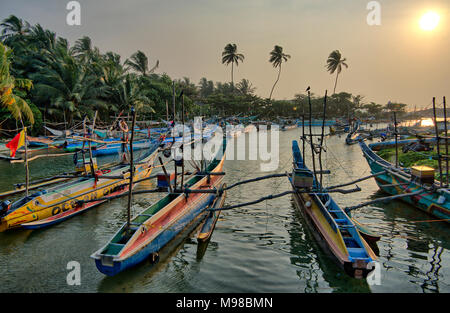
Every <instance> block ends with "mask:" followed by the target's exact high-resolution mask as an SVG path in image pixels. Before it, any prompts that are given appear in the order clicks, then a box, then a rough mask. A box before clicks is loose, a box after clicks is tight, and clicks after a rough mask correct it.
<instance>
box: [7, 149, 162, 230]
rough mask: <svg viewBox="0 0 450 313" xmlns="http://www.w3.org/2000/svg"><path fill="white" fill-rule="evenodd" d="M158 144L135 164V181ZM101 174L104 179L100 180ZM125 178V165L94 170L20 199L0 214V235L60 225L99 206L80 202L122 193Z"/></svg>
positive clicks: (144, 173)
mask: <svg viewBox="0 0 450 313" xmlns="http://www.w3.org/2000/svg"><path fill="white" fill-rule="evenodd" d="M159 144H160V143H159V141H155V143H154V145H153V146H152V147H151V148H150V149H149V150H148V152H146V154H145V155H144V156H143V157H142V158H141V160H140V161H139V162H138V163H137V164H136V170H135V171H136V172H135V175H134V176H135V177H134V179H135V180H139V179H143V178H146V177H148V176H150V174H151V172H152V170H153V162H154V159H155V157H156V155H157V154H158V147H159ZM102 175H104V176H105V177H103V178H102ZM108 176H110V177H114V178H108ZM129 176H130V173H129V165H128V164H120V165H117V166H115V167H112V168H110V169H106V170H101V171H97V172H96V177H91V176H84V177H80V178H76V179H75V180H72V181H69V182H65V183H63V184H60V185H57V186H54V187H52V188H48V189H43V190H40V191H38V192H36V193H34V194H31V195H29V196H28V197H23V198H21V199H19V200H17V201H16V202H14V203H12V204H11V205H10V206H9V208H8V209H7V211H6V212H3V213H2V214H1V220H0V221H1V223H0V232H2V231H5V230H10V229H16V228H25V229H36V228H42V227H46V226H50V225H53V224H55V223H58V222H62V221H64V220H66V219H68V218H69V217H72V216H74V215H77V214H79V213H81V212H84V211H86V210H87V209H89V208H92V207H94V206H95V205H98V204H100V203H101V202H91V203H87V204H86V203H85V204H81V205H80V204H79V201H80V200H84V201H86V200H95V199H98V198H102V197H105V196H108V195H110V194H115V195H117V194H120V193H124V192H126V189H124V188H125V187H124V186H125V185H126V184H127V182H128V181H129ZM3 203H5V202H3Z"/></svg>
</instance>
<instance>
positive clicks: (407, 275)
mask: <svg viewBox="0 0 450 313" xmlns="http://www.w3.org/2000/svg"><path fill="white" fill-rule="evenodd" d="M298 136H299V130H298V129H296V130H290V131H287V132H282V133H280V162H279V168H278V170H276V171H274V172H278V173H280V172H285V171H290V170H291V167H292V156H291V142H292V140H293V139H297V138H298ZM327 146H328V149H327V153H326V155H325V156H324V159H325V162H324V163H325V168H328V169H330V170H331V171H332V173H333V174H332V175H328V176H327V177H326V178H325V179H324V184H336V183H342V182H346V181H350V180H352V179H357V178H360V177H362V176H365V175H368V174H369V167H368V165H367V163H366V161H365V159H364V158H363V156H362V153H361V151H360V148H359V146H358V145H353V146H346V145H345V143H344V136H342V137H336V136H335V137H333V138H330V139H329V140H328V141H327ZM101 161H104V162H105V160H101ZM106 161H107V160H106ZM72 166H73V165H72V160H71V158H70V157H68V158H65V157H62V158H54V159H52V161H51V162H48V161H47V160H43V159H40V160H37V161H34V162H33V163H32V166H31V173H32V178H33V179H36V178H39V177H43V176H47V175H51V174H57V173H61V172H63V171H72V170H73V167H72ZM224 169H225V171H226V172H227V174H226V176H225V181H226V182H227V183H228V185H230V184H232V183H234V182H236V181H238V180H243V179H248V178H252V177H257V176H261V175H266V174H269V173H267V172H261V170H260V164H259V161H226V162H225V167H224ZM23 175H24V170H23V165H21V164H15V165H10V164H7V163H1V164H0V190H9V189H11V183H15V182H21V181H23V177H24V176H23ZM358 185H359V186H360V187H361V188H362V189H363V191H362V192H358V193H353V194H350V195H339V194H336V195H335V196H334V199H335V200H336V201H337V202H338V203H339V204H341V205H342V206H347V205H354V204H357V203H360V202H362V201H367V200H368V199H371V198H372V197H374V196H379V191H378V188H377V186H376V184H375V182H374V180H373V179H371V180H367V181H364V182H361V183H359V184H358ZM152 187H153V183H151V182H148V183H145V184H141V185H140V187H139V188H146V189H147V188H152ZM289 188H290V185H289V183H288V181H287V179H286V178H277V179H272V180H267V181H261V182H257V183H252V184H247V185H243V186H240V187H239V188H236V189H232V190H230V191H229V192H228V196H227V200H226V204H228V205H231V204H236V203H241V202H245V201H250V200H255V199H258V198H260V197H263V196H266V195H268V194H275V193H279V192H283V191H285V190H289ZM351 188H352V187H351ZM161 196H162V195H150V196H149V195H139V196H136V197H135V201H134V207H133V210H134V212H139V211H140V210H142V209H143V208H145V207H146V206H147V205H149V204H150V203H153V202H154V201H156V200H158V198H160V197H161ZM126 201H127V200H126V198H123V199H117V200H114V201H112V202H111V203H107V204H104V205H101V206H99V207H97V208H96V209H93V210H91V211H89V212H86V213H84V214H82V215H80V216H77V217H74V218H72V219H70V220H68V221H66V222H64V223H62V224H59V225H56V226H53V227H51V228H49V229H45V230H39V231H23V230H22V231H21V230H19V231H15V232H9V233H0V291H1V292H450V286H449V284H450V271H449V265H450V253H449V248H450V247H449V242H450V241H449V239H450V238H449V237H450V230H449V227H448V225H446V224H443V223H411V222H410V221H414V220H416V221H417V220H427V219H432V218H430V216H428V215H426V214H424V213H422V212H420V211H418V210H417V209H415V208H413V207H410V206H408V205H406V204H404V203H402V202H397V201H394V202H391V203H388V204H380V205H377V206H369V207H365V208H361V209H359V210H357V211H355V212H354V213H353V216H354V217H355V218H356V219H358V220H359V221H360V222H363V223H367V224H369V225H370V226H371V227H372V228H373V229H374V230H376V231H377V232H379V233H380V234H381V235H382V239H381V240H380V241H379V242H378V249H379V253H378V254H379V260H378V261H379V262H380V263H381V275H382V276H381V285H379V286H376V285H375V286H369V285H368V283H367V282H366V281H364V280H356V279H352V278H350V277H348V276H347V275H346V274H345V273H344V272H343V271H341V270H340V269H339V268H338V267H337V266H336V265H335V264H334V263H333V262H332V261H330V260H329V259H328V257H327V256H326V255H325V254H324V253H323V252H322V250H320V247H319V246H318V245H317V244H316V243H315V242H314V240H313V238H312V236H311V234H310V233H309V230H308V229H306V228H305V224H304V221H303V220H302V218H301V216H300V215H299V214H297V213H296V211H295V209H294V207H293V205H292V203H291V197H290V196H286V197H283V198H278V199H276V200H269V201H266V202H263V203H260V204H257V205H253V206H250V207H245V208H239V209H236V210H231V211H226V212H222V215H221V218H220V219H219V222H218V223H217V227H216V230H215V232H214V234H213V237H212V239H211V241H210V242H209V245H207V246H204V245H203V246H199V245H198V244H197V241H196V236H195V235H196V231H197V230H198V229H197V230H196V229H194V230H193V231H192V232H190V233H189V234H187V235H189V236H188V237H187V239H184V238H183V239H180V240H179V243H176V244H172V245H171V246H170V247H169V248H167V249H165V250H164V251H163V253H162V254H161V261H160V262H159V263H158V264H156V265H151V264H149V263H146V264H142V265H140V266H138V267H136V268H134V269H131V270H129V271H127V272H125V273H122V274H120V275H118V276H116V277H106V276H104V275H102V274H101V273H100V272H98V271H97V269H96V267H95V264H94V261H93V260H92V259H91V258H90V255H91V254H92V253H93V252H94V251H96V250H97V249H99V248H100V247H101V246H103V245H104V244H105V243H106V242H107V241H108V240H109V239H110V237H111V236H112V235H113V234H114V233H115V232H116V231H117V229H118V228H119V227H120V225H121V224H122V223H123V222H124V221H125V219H126V215H125V214H126V213H125V209H124V208H125V206H126ZM69 261H78V262H79V263H80V264H81V285H80V286H68V285H67V283H66V275H67V274H68V272H69V271H68V270H67V269H66V266H67V263H68V262H69Z"/></svg>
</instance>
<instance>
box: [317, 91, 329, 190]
mask: <svg viewBox="0 0 450 313" xmlns="http://www.w3.org/2000/svg"><path fill="white" fill-rule="evenodd" d="M327 92H328V90H325V97H324V99H323V120H322V133H321V136H320V150H319V166H320V189H322V178H323V173H322V145H323V136H324V131H325V118H326V111H327Z"/></svg>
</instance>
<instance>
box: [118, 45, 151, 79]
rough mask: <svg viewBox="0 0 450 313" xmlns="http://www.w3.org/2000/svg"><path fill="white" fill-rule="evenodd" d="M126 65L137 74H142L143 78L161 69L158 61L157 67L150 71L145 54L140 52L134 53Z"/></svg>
mask: <svg viewBox="0 0 450 313" xmlns="http://www.w3.org/2000/svg"><path fill="white" fill-rule="evenodd" d="M125 65H128V66H129V67H130V68H132V69H133V70H135V71H136V72H139V73H141V74H142V75H143V76H147V74H151V73H153V72H154V71H155V70H156V69H157V68H158V67H159V60H158V61H156V65H155V66H154V67H153V68H152V69H150V70H149V69H148V58H147V56H146V55H145V53H144V52H142V51H140V50H138V51H137V52H136V53H133V54H132V55H131V57H130V58H129V59H128V60H126V61H125Z"/></svg>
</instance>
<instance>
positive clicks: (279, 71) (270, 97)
mask: <svg viewBox="0 0 450 313" xmlns="http://www.w3.org/2000/svg"><path fill="white" fill-rule="evenodd" d="M280 74H281V64H280V68H279V70H278V77H277V80H276V81H275V84H273V87H272V91H271V92H270V96H269V100H270V99H272V93H273V90H274V89H275V85H276V84H277V83H278V80H279V79H280Z"/></svg>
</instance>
